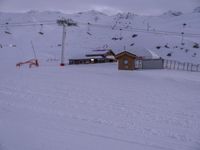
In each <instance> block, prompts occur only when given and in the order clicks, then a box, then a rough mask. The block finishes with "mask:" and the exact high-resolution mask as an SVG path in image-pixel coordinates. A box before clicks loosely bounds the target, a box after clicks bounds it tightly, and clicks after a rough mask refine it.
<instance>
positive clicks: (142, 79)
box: [0, 11, 200, 150]
mask: <svg viewBox="0 0 200 150" xmlns="http://www.w3.org/2000/svg"><path fill="white" fill-rule="evenodd" d="M199 15H200V14H199V13H198V12H197V11H195V12H194V13H190V14H182V15H180V16H176V17H175V16H172V15H171V12H168V13H165V14H163V15H161V16H138V15H135V14H130V13H129V14H127V13H126V14H118V15H115V16H107V15H105V14H102V13H99V12H96V11H89V12H81V13H77V14H71V15H66V14H62V13H60V12H48V11H47V12H35V11H30V12H27V13H23V14H11V13H0V23H2V24H4V23H5V22H31V23H32V22H35V23H40V21H41V20H43V21H44V20H56V19H57V18H61V17H63V16H64V17H67V18H69V17H70V18H72V19H74V20H76V21H79V22H91V23H94V24H102V25H108V26H110V27H109V28H104V27H103V28H100V27H97V26H90V27H88V26H87V25H79V26H78V27H74V28H68V29H67V40H66V51H65V61H66V63H67V60H68V59H70V58H75V57H83V56H84V55H85V53H86V52H88V50H93V49H97V48H103V46H105V45H108V47H109V48H112V49H113V51H114V52H116V53H117V52H119V51H121V50H123V49H124V46H125V47H126V49H128V50H138V49H139V50H138V51H140V50H141V51H142V50H145V49H148V50H150V51H151V52H152V53H153V54H155V55H158V56H161V57H163V58H166V59H175V60H179V61H182V62H192V63H196V64H199V63H200V59H199V58H200V57H199V56H200V53H199V52H200V51H199V50H200V49H198V48H192V47H193V44H194V42H197V43H199V42H200V41H199V38H197V37H187V38H185V45H184V47H183V46H182V45H181V44H180V37H179V36H171V35H163V34H162V35H158V34H155V33H151V34H150V33H148V32H137V31H134V30H132V29H131V28H133V27H134V28H146V25H147V22H149V24H150V25H151V27H150V30H152V31H153V30H154V29H155V30H167V31H174V32H179V31H180V32H181V30H182V29H180V26H182V23H183V22H186V23H187V24H188V26H187V27H186V28H185V31H187V32H188V33H189V32H191V33H198V32H199V27H200V20H199ZM97 18H98V19H97ZM126 18H127V19H126ZM116 22H117V25H116V26H117V27H122V26H124V28H125V26H126V25H127V23H128V24H129V22H131V23H130V27H127V28H128V29H131V31H127V30H126V31H123V32H122V31H121V32H120V30H112V29H111V28H112V27H113V26H114V25H115V24H116ZM117 27H116V29H117ZM5 30H6V31H10V32H11V33H12V34H5ZM41 30H42V32H44V35H40V34H38V32H39V31H41ZM87 32H90V33H91V35H89V34H88V33H87ZM61 33H62V28H61V27H58V26H57V25H56V24H54V25H44V26H43V28H42V29H41V27H40V26H38V25H35V26H23V27H21V26H18V27H17V26H15V27H7V28H6V27H3V28H2V27H1V28H0V44H1V45H2V47H1V48H0V150H36V149H37V150H55V149H58V150H82V149H84V150H92V149H95V150H102V149H103V150H122V149H123V150H133V149H137V150H198V149H200V130H199V129H200V110H199V107H200V94H199V91H200V76H199V73H195V72H184V71H171V70H139V71H118V70H117V64H116V63H110V64H109V63H108V64H95V65H94V64H91V65H66V66H65V67H60V66H59V64H60V54H61V53H60V52H61V47H60V46H59V44H61V37H62V36H61ZM133 34H137V35H138V36H137V37H134V38H133ZM113 37H116V38H119V37H123V39H122V40H112V38H113ZM30 41H32V42H33V43H34V47H35V50H36V53H37V58H38V59H39V63H40V67H38V68H31V69H29V68H28V66H27V65H24V66H22V67H20V68H16V63H17V62H20V61H24V60H29V59H31V58H33V52H32V48H31V44H30ZM133 43H134V44H133ZM166 44H167V45H168V47H170V48H166V47H165V45H166ZM13 45H16V46H14V47H13ZM131 45H132V46H131ZM157 46H161V48H160V49H157V48H156V47H157ZM176 46H177V48H175V47H176ZM137 48H138V49H137ZM180 48H183V49H180ZM186 49H188V51H187V52H185V50H186ZM142 52H143V51H142ZM142 52H141V53H142ZM170 52H172V53H173V55H172V57H170V58H168V57H167V56H166V55H167V54H168V53H170ZM194 53H197V54H196V55H195V57H193V54H194Z"/></svg>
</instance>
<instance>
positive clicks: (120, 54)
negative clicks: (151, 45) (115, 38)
mask: <svg viewBox="0 0 200 150" xmlns="http://www.w3.org/2000/svg"><path fill="white" fill-rule="evenodd" d="M123 55H128V56H130V57H134V58H136V57H137V56H136V55H135V54H133V53H130V52H128V51H123V52H121V53H118V54H117V55H116V56H115V58H116V59H118V58H120V57H122V56H123Z"/></svg>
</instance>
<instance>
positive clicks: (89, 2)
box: [0, 0, 200, 15]
mask: <svg viewBox="0 0 200 150" xmlns="http://www.w3.org/2000/svg"><path fill="white" fill-rule="evenodd" d="M197 6H200V0H0V11H3V12H24V11H29V10H38V11H45V10H55V11H62V12H64V13H73V12H79V11H87V10H92V9H94V10H98V11H102V12H105V13H108V14H114V13H117V12H134V13H136V14H141V15H158V14H161V13H163V12H166V11H168V10H176V11H182V12H191V11H192V10H193V9H194V8H195V7H197Z"/></svg>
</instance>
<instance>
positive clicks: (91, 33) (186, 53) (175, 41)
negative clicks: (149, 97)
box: [0, 9, 200, 64]
mask: <svg viewBox="0 0 200 150" xmlns="http://www.w3.org/2000/svg"><path fill="white" fill-rule="evenodd" d="M196 10H197V9H195V11H194V12H197V11H196ZM173 14H179V15H173ZM62 17H65V18H72V19H74V20H75V21H77V22H79V26H78V27H73V28H68V29H67V44H66V45H67V47H66V53H65V57H66V58H67V59H69V58H74V57H76V58H77V57H82V56H84V55H85V51H88V50H93V49H97V48H103V47H105V46H106V47H108V48H111V49H113V51H114V52H116V53H117V52H119V51H122V50H123V49H124V47H126V50H134V49H137V51H138V48H139V50H140V48H141V51H142V49H149V50H151V51H153V52H155V53H157V55H159V56H161V57H163V58H165V59H174V60H179V61H182V62H192V63H198V64H199V63H200V48H194V46H195V45H197V46H198V43H200V36H199V35H196V34H200V32H199V28H200V19H199V18H200V13H189V14H182V13H177V12H172V11H169V12H167V13H165V14H164V15H161V16H138V15H135V14H134V13H123V14H117V15H114V16H108V15H105V14H103V13H100V12H97V11H88V12H80V13H77V14H71V15H66V14H62V13H60V12H49V11H45V12H37V11H29V12H27V13H21V14H20V13H18V14H13V13H0V23H1V24H4V25H5V23H8V26H6V27H5V26H4V27H1V28H0V29H1V30H0V39H1V41H0V44H1V45H2V49H1V51H4V50H5V49H7V48H8V46H9V45H10V44H12V45H16V47H14V48H12V51H17V53H18V57H21V58H24V59H26V58H29V57H30V54H31V53H30V51H31V45H30V41H31V40H32V41H33V43H34V45H35V48H36V50H37V53H38V57H39V58H40V59H43V60H46V59H49V58H56V59H59V56H60V49H61V47H60V44H61V36H62V35H61V34H62V29H61V27H59V26H58V25H56V23H55V22H56V20H57V19H59V18H62ZM49 21H51V22H52V21H53V22H54V23H55V24H51V25H47V24H48V23H49ZM33 22H34V23H38V24H43V26H42V27H41V26H40V25H33V26H20V25H19V26H11V24H12V23H24V24H27V23H33ZM41 22H42V23H41ZM82 23H85V24H82ZM87 23H89V25H87ZM9 24H10V26H9ZM120 29H121V30H120ZM5 31H9V32H11V33H12V34H6V33H5ZM40 31H42V32H44V35H40V34H38V32H40ZM165 31H169V32H165ZM174 32H175V33H174ZM181 32H184V33H185V34H184V38H183V43H184V45H182V44H181V43H182V38H181ZM191 33H193V34H191ZM166 45H167V46H166ZM9 49H10V48H9ZM169 53H170V54H171V56H169V55H168V54H169Z"/></svg>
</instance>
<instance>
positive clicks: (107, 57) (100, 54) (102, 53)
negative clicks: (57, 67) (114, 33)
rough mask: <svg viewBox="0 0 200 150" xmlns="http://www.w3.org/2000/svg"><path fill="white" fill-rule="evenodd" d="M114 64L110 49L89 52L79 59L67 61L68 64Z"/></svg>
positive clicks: (114, 60)
mask: <svg viewBox="0 0 200 150" xmlns="http://www.w3.org/2000/svg"><path fill="white" fill-rule="evenodd" d="M109 62H116V59H115V53H114V52H113V51H112V50H111V49H102V50H101V49H100V50H92V51H89V52H88V54H86V55H85V56H82V57H80V58H73V59H69V64H70V65H72V64H96V63H109Z"/></svg>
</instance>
